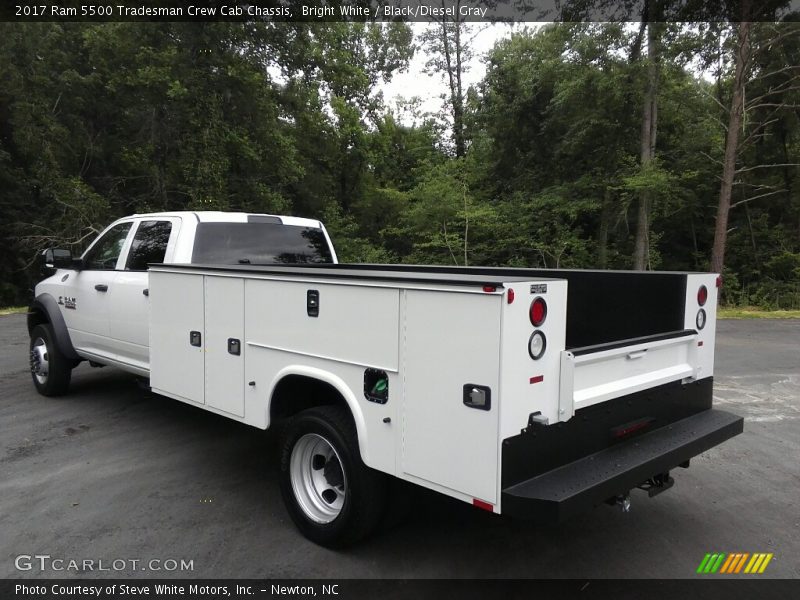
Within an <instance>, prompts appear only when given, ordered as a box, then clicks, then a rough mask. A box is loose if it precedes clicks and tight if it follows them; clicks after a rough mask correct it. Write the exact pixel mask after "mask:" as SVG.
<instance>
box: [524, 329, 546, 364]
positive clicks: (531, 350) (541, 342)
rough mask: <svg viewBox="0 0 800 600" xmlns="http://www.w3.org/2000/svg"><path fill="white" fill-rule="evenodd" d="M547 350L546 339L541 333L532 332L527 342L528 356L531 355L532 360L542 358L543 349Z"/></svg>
mask: <svg viewBox="0 0 800 600" xmlns="http://www.w3.org/2000/svg"><path fill="white" fill-rule="evenodd" d="M546 348H547V338H546V337H544V333H542V332H541V331H538V330H537V331H534V332H533V333H532V334H531V339H530V340H528V354H530V355H531V358H532V359H533V360H539V359H540V358H542V355H543V354H544V351H545V349H546Z"/></svg>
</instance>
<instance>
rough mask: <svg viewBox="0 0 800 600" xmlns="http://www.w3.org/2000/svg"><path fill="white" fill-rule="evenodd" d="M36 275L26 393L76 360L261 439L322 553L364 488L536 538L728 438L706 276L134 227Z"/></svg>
mask: <svg viewBox="0 0 800 600" xmlns="http://www.w3.org/2000/svg"><path fill="white" fill-rule="evenodd" d="M44 257H45V263H46V265H47V266H49V267H50V268H51V269H52V270H54V271H55V272H54V273H53V274H52V275H51V276H50V277H48V278H47V279H45V280H44V281H42V282H41V283H39V285H37V286H36V292H35V300H34V302H33V304H32V306H31V308H30V312H29V315H28V329H29V331H30V337H31V346H30V354H31V374H32V376H33V382H34V384H35V386H36V388H37V389H38V390H39V391H40V392H41V393H42V394H45V395H55V394H63V393H65V392H66V391H67V389H68V386H69V380H70V371H71V369H72V368H73V367H75V366H76V365H77V364H78V363H79V362H80V361H83V360H88V361H91V362H92V363H93V364H101V365H112V366H116V367H119V368H121V369H124V370H126V371H129V372H131V373H133V374H135V375H137V376H140V377H145V378H148V379H149V385H150V387H151V389H152V390H153V392H155V393H158V394H161V395H163V396H167V397H170V398H175V399H177V400H180V401H182V402H186V403H189V404H192V405H194V406H197V407H199V408H203V409H205V410H208V411H211V412H214V413H217V414H219V415H222V416H225V417H228V418H230V419H234V420H237V421H241V422H243V423H247V424H249V425H253V426H255V427H259V428H262V429H266V428H267V427H269V426H270V425H271V424H273V423H275V422H277V421H283V422H286V427H285V428H282V431H283V433H282V441H281V445H280V447H281V462H280V470H281V477H280V481H281V489H282V493H283V497H284V500H285V502H286V506H287V508H288V511H289V513H290V515H291V517H292V519H293V520H294V522H295V524H296V525H297V526H298V528H299V529H300V530H301V531H302V532H303V534H305V535H306V536H307V537H308V538H310V539H311V540H313V541H315V542H318V543H320V544H324V545H341V544H345V543H350V542H354V541H356V540H358V539H360V538H361V537H363V536H364V535H366V534H367V533H368V532H369V531H370V530H372V529H373V528H374V526H375V525H376V523H377V522H378V520H379V518H380V516H381V512H382V507H383V505H384V499H385V493H386V483H387V475H390V476H394V477H398V478H401V479H404V480H406V481H409V482H413V483H415V484H418V485H421V486H424V487H427V488H430V489H433V490H436V491H438V492H441V493H443V494H447V495H449V496H452V497H453V498H457V499H459V500H463V501H466V502H469V503H471V504H473V505H475V506H477V507H479V508H482V509H484V510H488V511H491V512H495V513H501V512H502V513H504V514H510V515H514V516H520V517H525V518H531V519H537V520H540V521H557V520H560V519H563V518H565V517H569V516H570V515H573V514H575V513H577V512H579V511H583V510H585V509H588V508H590V507H592V506H594V505H597V504H600V503H602V502H604V501H610V502H614V501H617V502H619V503H622V504H623V506H627V504H628V503H629V491H630V490H632V489H633V488H641V489H644V490H647V491H648V492H649V494H650V495H651V496H652V495H655V494H656V493H658V492H660V491H663V490H665V489H668V488H669V487H670V486H671V485H672V484H673V479H672V477H671V476H670V471H671V470H672V469H674V468H676V467H678V466H682V467H686V466H688V464H689V460H690V459H691V458H692V457H694V456H696V455H698V454H699V453H701V452H703V451H705V450H707V449H709V448H711V447H713V446H715V445H717V444H719V443H721V442H722V441H724V440H726V439H728V438H730V437H732V436H735V435H737V434H738V433H740V432H741V431H742V419H741V418H740V417H738V416H735V415H732V414H730V413H727V412H723V411H720V410H716V409H714V408H712V405H711V404H712V382H713V370H714V333H715V325H716V304H717V282H718V277H717V276H716V275H714V274H706V273H655V272H647V273H637V272H611V271H579V270H574V271H571V270H541V269H507V268H480V267H477V268H452V267H416V266H413V267H412V266H402V265H340V264H337V260H336V253H335V251H334V249H333V247H332V245H331V243H330V239H329V237H328V234H327V233H326V231H325V228H324V227H323V225H322V223H320V222H318V221H312V220H307V219H298V218H292V217H279V216H270V215H248V214H233V213H231V214H226V213H212V212H197V213H192V212H179V213H178V212H176V213H158V214H148V215H134V216H132V217H127V218H124V219H120V220H119V221H116V222H115V223H113V224H112V225H110V226H109V227H108V228H107V229H106V230H105V231H103V232H102V233H101V234H100V236H99V237H98V238H97V240H95V241H94V243H93V244H92V245H91V246H90V247H89V248H88V250H87V251H86V252H85V253H84V254H83V255H82V256H81V257H80V258H79V259H74V258H72V256H71V254H70V253H69V252H68V251H64V250H47V251H45V253H44Z"/></svg>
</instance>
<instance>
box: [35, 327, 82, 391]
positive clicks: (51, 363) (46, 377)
mask: <svg viewBox="0 0 800 600" xmlns="http://www.w3.org/2000/svg"><path fill="white" fill-rule="evenodd" d="M30 363H31V377H32V378H33V385H35V386H36V390H37V391H38V392H39V393H40V394H42V395H43V396H60V395H61V394H64V393H66V391H67V389H68V388H69V381H70V379H71V378H72V367H73V364H72V363H71V362H70V360H69V359H68V358H67V357H65V356H64V355H63V354H62V353H61V351H60V350H59V349H58V346H57V345H56V343H55V337H54V336H53V328H52V327H51V326H50V325H49V324H48V323H43V324H41V325H37V326H36V327H34V328H33V330H32V331H31V346H30Z"/></svg>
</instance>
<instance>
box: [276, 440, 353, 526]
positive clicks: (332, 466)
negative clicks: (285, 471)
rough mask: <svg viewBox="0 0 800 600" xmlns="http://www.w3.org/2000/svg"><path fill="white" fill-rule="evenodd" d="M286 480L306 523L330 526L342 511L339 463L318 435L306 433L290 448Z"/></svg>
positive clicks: (344, 481)
mask: <svg viewBox="0 0 800 600" xmlns="http://www.w3.org/2000/svg"><path fill="white" fill-rule="evenodd" d="M289 476H290V479H291V483H292V490H293V491H294V497H295V498H296V499H297V503H298V504H299V505H300V507H301V508H302V510H303V512H304V513H305V514H306V516H308V518H309V519H311V520H313V521H315V522H317V523H330V522H331V521H333V520H334V519H335V518H336V517H338V516H339V513H340V512H341V511H342V506H344V500H345V490H346V488H347V479H346V477H345V473H344V470H343V469H342V461H341V460H340V458H339V454H338V453H337V452H336V449H335V448H334V447H333V445H331V443H330V442H329V441H328V440H326V439H325V438H324V437H322V436H321V435H317V434H316V433H307V434H305V435H304V436H302V437H301V438H300V439H298V440H297V442H296V443H295V445H294V448H292V455H291V459H290V463H289Z"/></svg>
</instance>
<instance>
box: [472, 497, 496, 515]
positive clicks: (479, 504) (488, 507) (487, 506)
mask: <svg viewBox="0 0 800 600" xmlns="http://www.w3.org/2000/svg"><path fill="white" fill-rule="evenodd" d="M472 505H473V506H477V507H478V508H482V509H483V510H488V511H489V512H494V506H492V505H491V504H489V503H488V502H484V501H483V500H478V499H477V498H473V499H472Z"/></svg>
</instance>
